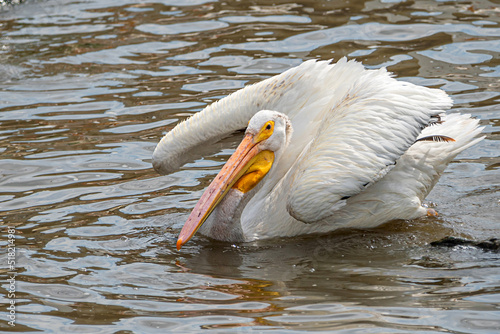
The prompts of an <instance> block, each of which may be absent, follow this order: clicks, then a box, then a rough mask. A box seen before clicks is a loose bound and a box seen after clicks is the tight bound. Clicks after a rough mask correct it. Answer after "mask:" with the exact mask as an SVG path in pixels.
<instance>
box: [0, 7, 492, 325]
mask: <svg viewBox="0 0 500 334" xmlns="http://www.w3.org/2000/svg"><path fill="white" fill-rule="evenodd" d="M2 3H3V2H2V1H0V4H2ZM499 5H500V4H499V3H498V1H461V2H454V1H449V2H447V1H415V2H412V1H376V0H374V1H357V0H355V1H349V2H339V1H297V2H287V1H272V2H271V1H264V0H255V1H251V2H249V1H227V2H223V1H210V0H184V1H178V0H175V1H174V0H163V1H159V0H158V1H137V0H135V1H132V0H128V1H117V0H104V1H102V0H99V1H97V0H94V1H92V0H84V1H65V0H57V1H56V0H53V1H51V0H47V1H34V0H32V1H25V2H23V3H21V4H18V5H15V6H8V5H2V6H1V7H0V8H1V9H0V154H1V155H0V220H1V224H2V230H1V239H0V246H1V248H2V251H1V253H0V254H1V255H0V268H2V269H1V271H0V273H1V274H2V276H1V277H2V284H1V288H0V291H1V298H2V305H8V303H9V302H10V300H11V299H9V297H8V295H9V284H8V282H7V277H8V276H9V275H10V274H9V272H11V269H10V268H9V266H8V252H7V246H8V240H9V239H8V229H7V226H8V227H11V228H12V229H15V237H16V238H15V246H16V266H15V270H14V272H15V273H16V276H15V295H16V298H15V301H16V313H15V316H16V319H15V327H12V326H10V325H9V324H8V321H9V318H8V315H9V311H8V310H7V308H6V307H2V308H1V309H0V331H17V332H29V333H30V332H33V333H35V332H46V333H68V332H84V333H155V332H157V333H190V332H213V333H224V332H226V333H250V332H252V333H260V332H262V333H287V334H288V333H303V332H306V331H311V332H325V333H326V332H332V331H333V330H336V331H337V332H339V333H435V332H447V333H450V332H451V333H497V332H499V331H500V255H499V253H495V252H488V251H483V250H480V249H478V248H475V247H472V246H467V247H464V246H462V247H453V248H445V247H442V248H439V247H432V246H430V245H429V243H430V242H432V241H435V240H439V239H441V238H442V237H445V236H450V235H451V236H457V237H463V238H468V239H472V240H485V239H490V238H495V237H497V238H498V237H500V225H499V218H498V217H500V206H499V196H498V194H499V189H500V172H499V167H500V158H499V152H500V150H499V148H500V146H499V140H500V132H499V129H498V126H499V124H500V106H499V101H500V97H499V95H500V93H499V91H500V89H499V87H500V65H499V62H498V59H499V52H500V19H499V18H500V15H499V9H498V8H499ZM343 56H346V57H348V58H349V59H357V60H358V61H360V62H363V63H364V64H365V65H366V66H367V67H369V68H380V67H387V68H388V69H389V70H390V71H392V72H393V73H394V74H395V75H396V76H397V77H398V78H400V79H401V80H406V81H410V82H414V83H417V84H420V85H424V86H428V87H438V88H441V89H443V90H445V91H446V92H447V93H448V94H450V95H451V96H452V98H453V99H454V101H455V106H454V108H453V109H452V110H451V112H461V113H469V114H471V115H473V116H474V117H476V118H478V119H480V121H481V125H483V126H484V127H485V128H484V134H485V135H486V139H485V140H483V141H482V142H481V143H479V144H478V145H476V146H474V147H472V148H470V149H468V150H467V151H465V152H463V153H462V154H460V155H459V156H458V157H457V159H455V160H454V161H453V162H452V163H451V165H450V166H449V167H448V169H447V170H446V172H445V174H444V175H443V177H442V178H441V180H440V182H439V183H438V184H437V186H436V187H435V189H434V190H433V191H432V193H431V194H430V195H429V197H428V203H429V205H431V206H433V207H435V209H436V210H437V211H438V212H439V213H440V216H439V217H437V218H424V219H419V220H415V221H409V222H406V221H395V222H390V223H388V224H385V225H384V226H382V227H380V228H378V229H375V230H369V231H359V230H356V231H342V232H338V233H334V234H331V235H327V236H321V237H302V238H293V239H283V240H270V241H265V242H258V243H254V244H235V245H232V244H225V243H218V242H213V241H210V240H208V239H206V238H203V237H202V236H196V237H195V238H194V239H193V240H192V241H191V242H189V243H188V244H187V245H186V246H185V247H184V248H183V249H182V251H181V252H177V251H176V250H175V241H176V236H177V234H178V233H179V231H180V229H181V227H182V225H183V223H184V221H185V219H186V218H187V216H188V214H189V211H190V209H192V208H193V206H194V204H195V203H196V201H197V199H198V198H199V197H200V196H201V193H202V191H203V189H204V188H205V187H206V186H207V184H208V182H209V181H210V179H211V178H212V177H213V176H214V175H216V173H217V171H218V170H219V169H220V168H221V166H222V164H223V163H224V161H225V160H227V158H228V157H229V155H230V154H231V152H232V150H233V149H234V148H235V147H236V145H237V143H238V141H239V140H240V139H241V133H235V134H234V135H233V136H231V137H229V138H226V139H224V140H223V141H221V142H219V143H216V144H213V145H209V146H208V147H207V153H206V155H205V156H204V157H202V158H197V159H194V160H193V161H191V162H190V163H188V164H187V165H185V166H184V167H183V168H182V169H181V170H179V171H177V172H175V173H172V174H169V175H166V176H160V175H158V174H156V173H155V171H154V170H153V169H152V167H151V154H152V151H153V149H154V147H155V145H156V143H157V142H158V141H159V140H160V138H161V137H162V136H163V134H164V133H166V132H167V131H169V130H170V129H172V128H173V127H174V126H175V125H176V124H177V123H178V122H180V121H182V120H184V119H185V118H186V117H188V116H190V115H192V114H194V113H196V112H198V111H200V110H201V109H202V108H203V107H204V106H206V105H207V104H209V103H211V102H213V101H216V100H217V99H219V98H221V97H223V96H226V95H227V94H229V93H231V92H233V91H235V90H237V89H239V88H242V87H244V86H245V85H247V84H251V83H254V82H257V81H259V80H262V79H264V78H267V77H269V76H272V75H274V74H276V73H280V72H282V71H284V70H286V69H288V68H290V67H293V66H296V65H298V64H300V63H301V62H302V61H304V60H307V59H335V60H338V59H340V58H341V57H343ZM4 277H5V278H4Z"/></svg>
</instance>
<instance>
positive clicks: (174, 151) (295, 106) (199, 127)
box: [153, 60, 345, 174]
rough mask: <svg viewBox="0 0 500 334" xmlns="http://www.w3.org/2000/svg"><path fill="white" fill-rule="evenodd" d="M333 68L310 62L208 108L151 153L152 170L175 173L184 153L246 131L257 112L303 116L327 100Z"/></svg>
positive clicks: (326, 62)
mask: <svg viewBox="0 0 500 334" xmlns="http://www.w3.org/2000/svg"><path fill="white" fill-rule="evenodd" d="M343 62H344V63H345V61H343ZM333 67H334V66H333V65H330V62H329V61H318V62H317V61H315V60H309V61H306V62H304V63H302V64H301V65H299V66H297V67H294V68H292V69H290V70H288V71H285V72H283V73H282V74H279V75H276V76H274V77H271V78H268V79H266V80H263V81H261V82H259V83H256V84H254V85H250V86H247V87H245V88H243V89H241V90H238V91H236V92H234V93H232V94H230V95H229V96H227V97H225V98H223V99H221V100H219V101H217V102H215V103H213V104H211V105H209V106H207V107H206V108H205V109H203V110H202V111H200V112H199V113H197V114H195V115H193V116H192V117H190V118H189V119H187V120H186V121H184V122H182V123H180V124H178V125H177V126H176V127H175V128H174V129H173V130H172V131H170V132H169V133H167V134H166V135H165V136H164V137H163V138H162V139H161V141H160V142H159V143H158V145H157V146H156V149H155V151H154V153H153V167H154V168H155V170H156V171H157V172H159V173H161V174H168V173H170V172H173V171H175V170H177V169H178V168H179V167H180V166H182V165H183V164H184V163H186V161H187V158H186V156H187V155H186V152H190V151H192V150H194V149H195V148H197V147H199V146H201V145H206V143H207V142H209V143H211V142H215V141H217V140H220V139H222V138H224V137H226V136H228V135H230V134H231V133H233V132H234V131H236V130H239V129H243V128H245V127H246V126H247V124H248V121H249V120H250V118H252V116H253V115H255V114H256V113H257V112H258V111H260V110H264V109H269V110H276V111H280V112H282V113H285V114H288V115H289V116H290V117H292V118H293V115H297V114H299V115H300V114H304V111H308V110H311V109H310V106H311V105H313V106H314V104H315V103H318V102H319V101H322V100H325V99H329V94H330V93H331V91H330V90H329V89H327V87H330V86H331V84H332V82H334V78H333V77H332V76H330V75H329V72H330V71H331V69H332V68H333ZM305 114H306V116H307V112H306V113H305ZM310 114H314V113H312V112H311V113H310ZM309 116H311V115H309Z"/></svg>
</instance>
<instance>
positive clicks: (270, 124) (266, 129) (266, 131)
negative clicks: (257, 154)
mask: <svg viewBox="0 0 500 334" xmlns="http://www.w3.org/2000/svg"><path fill="white" fill-rule="evenodd" d="M273 132H274V121H267V122H266V124H264V125H263V126H262V128H261V129H260V131H259V133H258V134H257V136H256V137H255V142H256V143H259V142H261V141H263V140H266V139H267V138H269V137H271V135H272V134H273Z"/></svg>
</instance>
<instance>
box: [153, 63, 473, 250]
mask: <svg viewBox="0 0 500 334" xmlns="http://www.w3.org/2000/svg"><path fill="white" fill-rule="evenodd" d="M451 105H452V101H451V99H450V98H449V97H448V95H447V94H446V93H445V92H443V91H442V90H439V89H431V88H426V87H421V86H417V85H414V84H411V83H408V82H403V81H398V80H396V79H394V78H392V77H391V75H390V74H389V73H388V72H387V71H386V70H385V69H378V70H367V69H365V68H364V67H363V66H362V65H361V64H359V63H357V62H355V61H346V60H345V59H341V60H340V61H339V62H338V63H336V64H331V63H330V61H315V60H309V61H306V62H304V63H302V64H301V65H299V66H297V67H295V68H292V69H290V70H288V71H286V72H284V73H282V74H279V75H276V76H274V77H271V78H269V79H266V80H264V81H261V82H259V83H257V84H254V85H250V86H247V87H245V88H243V89H241V90H239V91H236V92H235V93H233V94H231V95H229V96H227V97H225V98H223V99H221V100H219V101H217V102H215V103H213V104H211V105H209V106H208V107H206V108H205V109H203V110H202V111H201V112H199V113H197V114H195V115H194V116H192V117H191V118H189V119H187V120H186V121H184V122H182V123H180V124H178V125H177V126H176V127H175V128H174V129H173V130H172V131H170V132H169V133H167V134H166V135H165V136H164V137H163V138H162V140H161V141H160V143H159V144H158V146H157V147H156V149H155V151H154V154H153V166H154V168H155V169H156V170H157V171H158V172H160V173H163V174H166V173H170V172H172V171H174V170H176V169H177V168H179V167H180V166H181V165H182V164H183V163H184V162H185V161H184V159H185V156H186V152H188V151H190V150H193V149H195V148H196V147H199V146H201V145H204V144H205V145H206V143H207V142H215V141H217V140H219V139H222V138H224V137H226V136H228V135H230V134H231V133H233V132H234V131H236V130H239V129H243V128H245V127H246V132H245V137H244V138H243V141H242V142H241V144H240V145H239V146H238V148H237V149H236V151H235V152H234V154H233V155H232V156H231V157H230V159H229V160H228V161H227V163H226V164H225V165H224V167H223V168H222V170H221V171H220V172H219V174H218V175H217V176H216V177H215V179H214V180H213V181H212V183H211V184H210V185H209V187H208V188H207V189H206V190H205V192H204V194H203V195H202V196H201V198H200V200H199V201H198V203H197V204H196V206H195V207H194V209H193V211H192V212H191V214H190V216H189V218H188V219H187V221H186V223H185V225H184V227H183V229H182V231H181V233H180V235H179V239H178V241H177V248H178V249H180V248H181V247H182V245H184V244H185V243H186V242H187V241H188V240H189V239H190V238H191V237H192V236H193V235H194V234H195V233H196V231H198V230H199V231H200V233H202V234H204V235H206V236H209V237H211V238H214V239H218V240H225V241H231V242H239V241H252V240H258V239H265V238H272V237H285V236H296V235H302V234H310V233H326V232H330V231H333V230H336V229H339V228H349V227H352V228H370V227H375V226H378V225H380V224H382V223H384V222H387V221H389V220H393V219H415V218H418V217H421V216H425V215H433V214H435V212H434V211H433V210H432V209H427V208H425V207H423V206H422V201H423V200H424V198H425V197H426V196H427V194H428V193H429V192H430V191H431V189H432V188H433V186H434V185H435V184H436V182H437V180H438V179H439V177H440V175H441V174H442V172H443V171H444V169H445V168H446V166H447V165H448V163H449V162H450V161H451V160H452V159H453V158H454V157H455V156H456V155H457V154H458V153H460V152H461V151H463V150H464V149H466V148H468V147H470V146H471V145H474V144H475V143H477V142H478V141H480V140H481V139H482V137H477V136H478V135H479V134H480V132H481V130H482V129H481V128H480V127H478V121H477V120H475V119H473V118H471V117H470V115H461V114H457V113H453V114H445V111H446V110H447V109H449V108H450V107H451Z"/></svg>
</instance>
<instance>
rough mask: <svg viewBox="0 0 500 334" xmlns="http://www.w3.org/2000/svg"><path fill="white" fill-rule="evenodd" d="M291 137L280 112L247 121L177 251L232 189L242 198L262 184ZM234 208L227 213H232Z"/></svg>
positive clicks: (193, 214)
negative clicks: (242, 133) (243, 131)
mask: <svg viewBox="0 0 500 334" xmlns="http://www.w3.org/2000/svg"><path fill="white" fill-rule="evenodd" d="M291 134H292V126H291V122H290V120H289V118H288V117H287V116H286V115H284V114H282V113H280V112H277V111H272V110H261V111H259V112H258V113H256V114H255V115H254V116H253V117H252V118H251V119H250V121H249V122H248V127H247V129H246V131H245V137H244V138H243V140H242V141H241V143H240V145H239V146H238V148H237V149H236V151H235V152H234V153H233V155H232V156H231V157H230V158H229V160H228V161H227V162H226V164H225V165H224V167H222V170H221V171H220V172H219V174H217V176H216V177H215V179H214V180H213V181H212V183H210V185H209V186H208V188H207V189H206V190H205V192H204V193H203V195H202V196H201V198H200V200H199V201H198V203H197V204H196V206H195V207H194V209H193V211H192V212H191V214H190V215H189V217H188V219H187V221H186V223H185V224H184V227H183V228H182V231H181V233H180V235H179V238H178V240H177V249H178V250H179V249H180V248H181V247H182V246H183V245H184V244H185V243H186V242H187V241H188V240H189V239H191V237H192V236H193V235H194V234H195V233H196V231H197V230H198V229H199V228H200V227H201V226H202V225H203V223H204V222H205V221H206V220H207V218H208V217H209V216H210V214H211V213H212V211H214V209H216V207H217V206H218V205H219V203H220V202H221V201H222V200H223V199H224V197H225V196H226V195H228V192H229V191H230V190H231V189H235V190H236V191H237V192H240V195H241V194H243V195H245V194H248V193H249V192H250V191H251V190H252V189H253V188H254V187H255V186H256V185H257V184H259V182H261V181H262V179H263V178H264V177H265V176H266V174H267V173H268V172H269V170H270V169H271V167H272V166H273V163H274V162H275V161H276V160H277V158H278V157H279V156H280V155H281V153H282V152H283V151H284V150H285V149H286V147H287V145H288V143H289V141H290V138H291ZM228 196H230V195H228ZM239 198H240V199H241V197H239ZM238 203H239V200H238V201H237V203H234V202H231V204H230V205H231V206H237V205H238ZM233 209H234V208H230V210H229V211H230V212H233V213H234V211H235V210H233ZM232 218H234V217H224V219H232Z"/></svg>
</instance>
